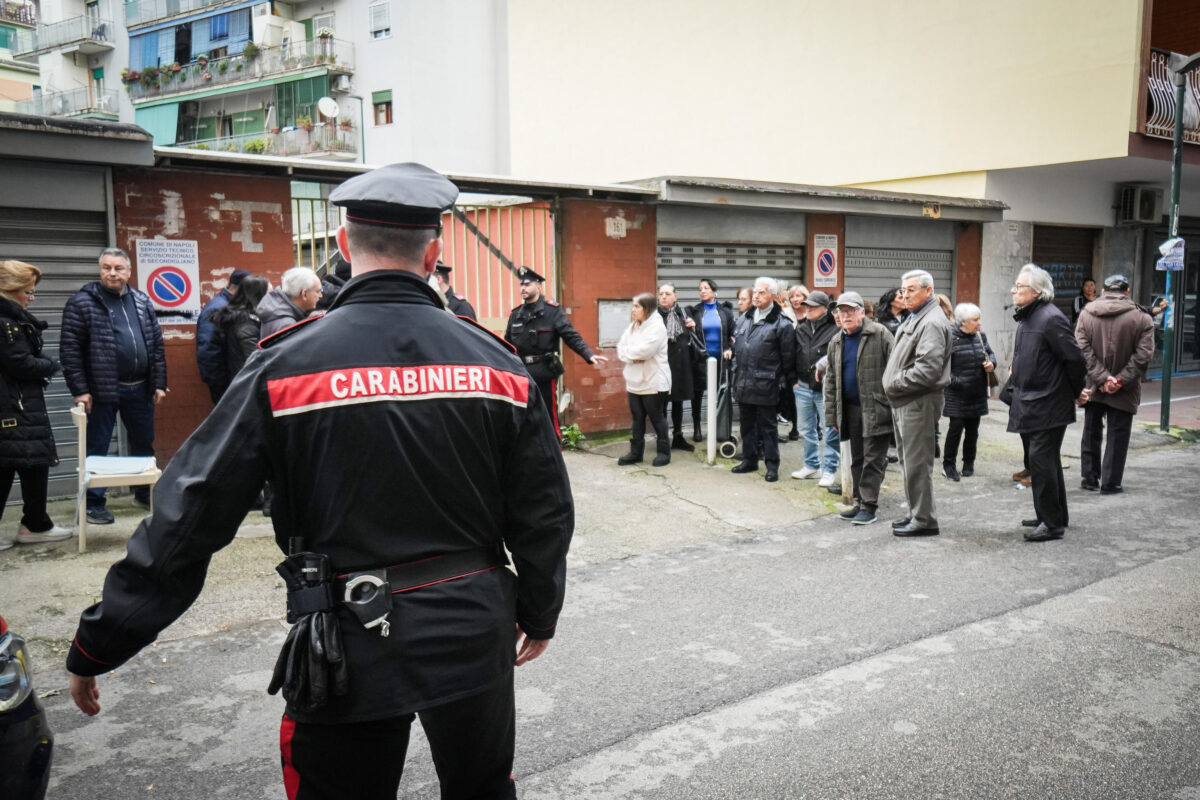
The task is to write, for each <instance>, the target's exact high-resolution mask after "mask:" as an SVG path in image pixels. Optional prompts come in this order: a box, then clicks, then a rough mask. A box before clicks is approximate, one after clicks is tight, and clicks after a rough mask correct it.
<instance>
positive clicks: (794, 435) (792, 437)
mask: <svg viewBox="0 0 1200 800" xmlns="http://www.w3.org/2000/svg"><path fill="white" fill-rule="evenodd" d="M799 439H800V431H798V430H796V429H795V428H792V429H791V430H790V431H788V441H789V442H795V441H797V440H799Z"/></svg>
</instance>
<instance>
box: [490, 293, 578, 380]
mask: <svg viewBox="0 0 1200 800" xmlns="http://www.w3.org/2000/svg"><path fill="white" fill-rule="evenodd" d="M504 338H505V339H507V340H508V341H509V342H511V343H512V345H513V347H515V348H517V355H519V356H521V358H525V357H526V356H540V355H544V354H545V353H557V352H558V340H559V339H562V340H563V341H564V342H566V343H567V347H569V348H571V349H572V350H574V351H575V352H576V353H578V354H579V357H580V358H582V359H583V360H584V361H586V362H588V363H589V364H590V363H592V356H594V355H595V353H593V352H592V348H590V347H588V344H587V342H585V341H584V340H583V337H582V336H581V335H580V334H579V331H577V330H575V328H574V327H573V326H572V325H571V323H570V322H569V321H568V320H567V314H566V312H565V311H563V310H562V306H560V305H558V304H557V303H548V302H546V298H545V297H539V298H538V299H537V300H536V301H535V302H533V303H522V304H521V305H519V306H517V307H516V308H514V309H513V310H512V313H511V314H509V315H508V327H507V328H506V329H505V331H504ZM527 366H528V367H529V374H530V375H531V376H533V379H534V380H535V381H542V382H545V381H549V380H553V379H554V377H555V376H553V375H551V374H550V372H549V371H548V370H547V369H546V367H545V366H544V365H543V364H542V363H536V362H535V363H533V364H528V365H527Z"/></svg>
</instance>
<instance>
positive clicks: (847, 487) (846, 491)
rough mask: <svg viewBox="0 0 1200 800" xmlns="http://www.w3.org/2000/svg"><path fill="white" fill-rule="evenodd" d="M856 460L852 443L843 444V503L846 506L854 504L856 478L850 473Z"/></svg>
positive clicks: (844, 442)
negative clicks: (851, 463)
mask: <svg viewBox="0 0 1200 800" xmlns="http://www.w3.org/2000/svg"><path fill="white" fill-rule="evenodd" d="M853 460H854V454H853V453H851V452H850V443H849V442H846V441H843V442H842V460H841V467H842V468H841V470H840V471H841V473H842V502H843V503H845V504H846V505H853V504H854V478H853V477H851V473H850V462H851V461H853Z"/></svg>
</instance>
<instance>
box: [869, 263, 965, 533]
mask: <svg viewBox="0 0 1200 800" xmlns="http://www.w3.org/2000/svg"><path fill="white" fill-rule="evenodd" d="M900 292H902V293H903V294H904V305H905V307H906V308H907V309H908V311H909V317H908V319H906V320H905V321H904V322H903V323H902V324H901V325H900V327H899V328H897V329H896V346H895V347H894V348H893V349H892V355H891V358H889V359H888V365H887V369H885V370H884V372H883V391H884V393H885V394H886V395H887V399H888V402H889V403H891V406H892V422H893V424H894V426H895V429H896V452H897V453H898V454H899V455H900V462H901V470H902V471H903V473H904V497H905V499H906V500H907V501H908V513H909V516H907V517H905V518H903V519H898V520H896V521H895V522H894V523H892V533H894V534H895V535H896V536H936V535H937V534H938V533H939V532H940V531H939V530H938V521H937V512H936V509H935V508H934V504H933V461H934V450H935V448H936V447H937V443H936V435H935V433H934V426H935V425H936V424H937V421H938V418H939V417H941V415H942V404H943V403H944V399H943V396H942V389H943V388H945V387H946V385H947V384H949V383H950V324H949V323H948V322H947V321H946V315H945V314H943V313H942V310H941V308H940V307H939V306H938V303H937V300H936V299H934V296H933V276H932V275H930V274H929V273H928V272H926V271H925V270H920V269H918V270H912V271H910V272H906V273H904V275H903V276H902V277H901V279H900Z"/></svg>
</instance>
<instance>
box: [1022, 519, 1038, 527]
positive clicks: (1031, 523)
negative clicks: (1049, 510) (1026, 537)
mask: <svg viewBox="0 0 1200 800" xmlns="http://www.w3.org/2000/svg"><path fill="white" fill-rule="evenodd" d="M1041 524H1042V521H1041V520H1040V519H1023V520H1021V527H1023V528H1036V527H1037V526H1038V525H1041Z"/></svg>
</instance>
